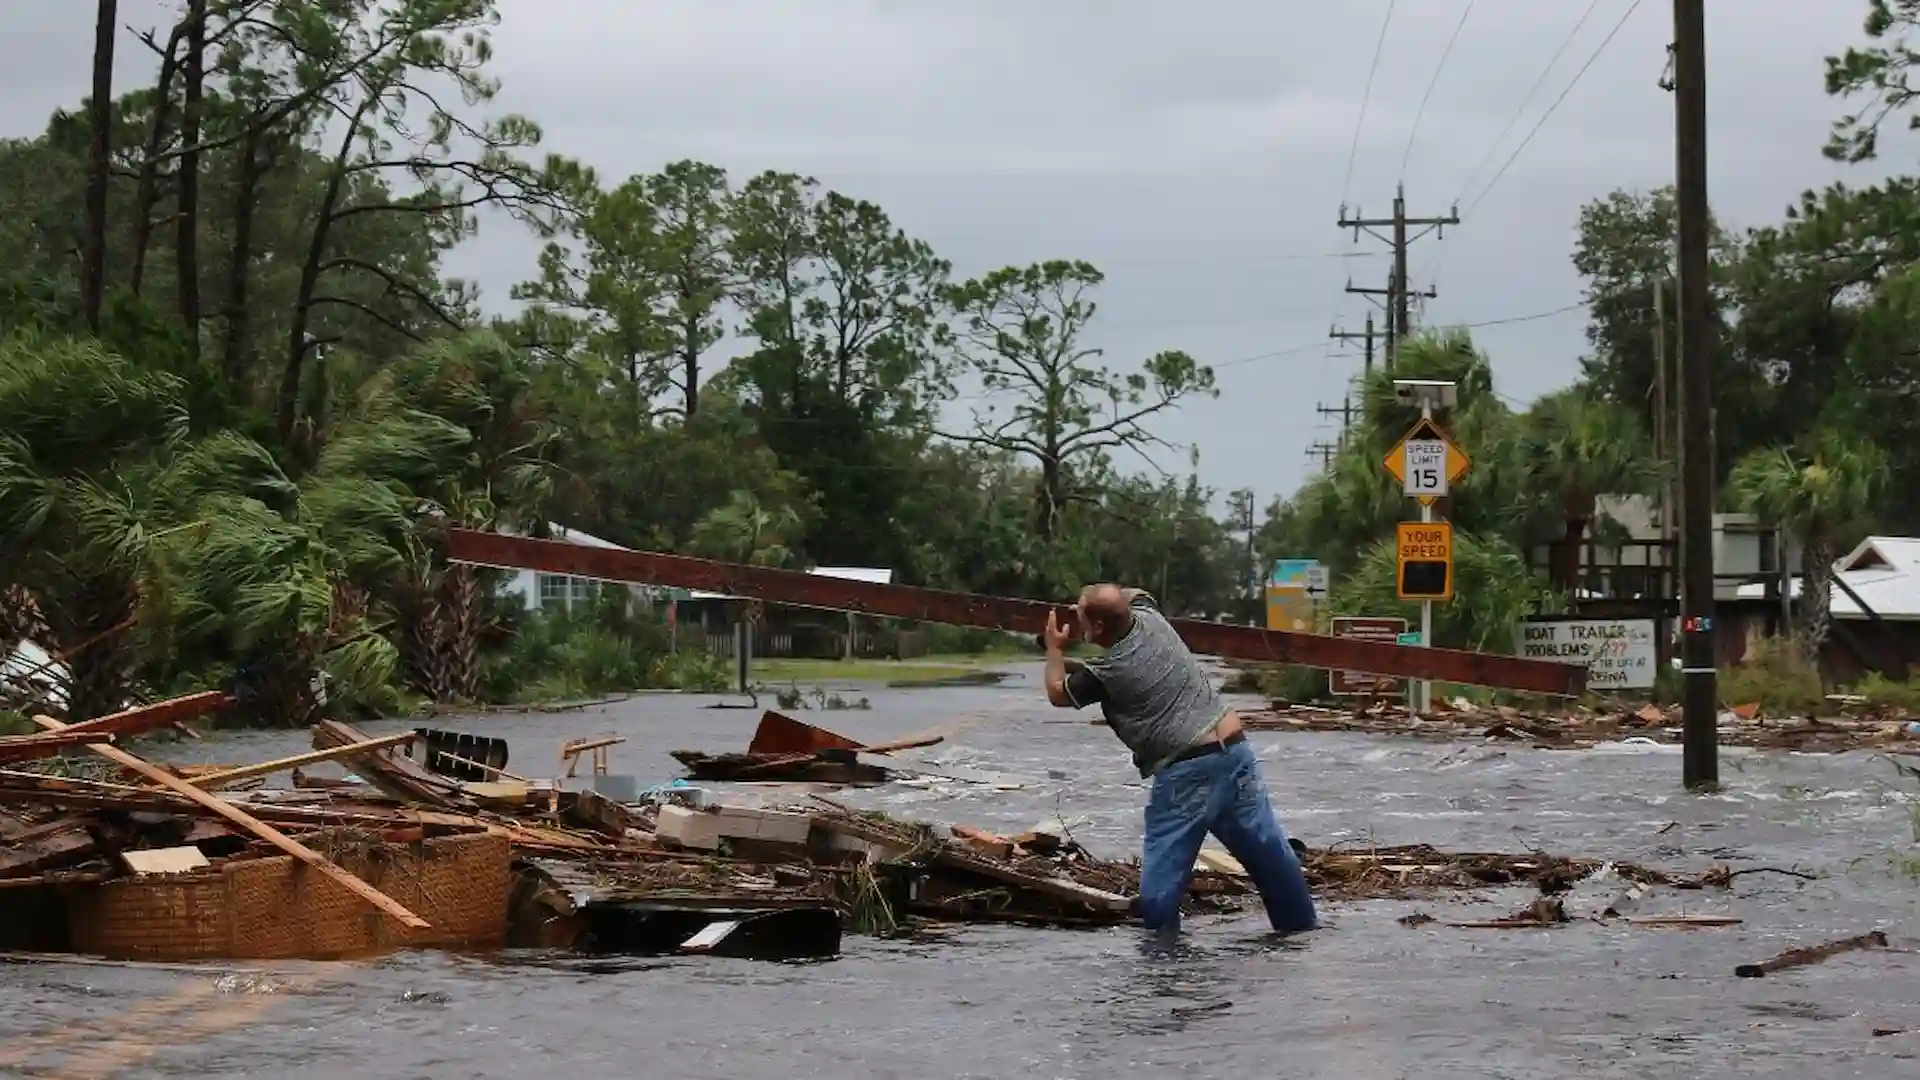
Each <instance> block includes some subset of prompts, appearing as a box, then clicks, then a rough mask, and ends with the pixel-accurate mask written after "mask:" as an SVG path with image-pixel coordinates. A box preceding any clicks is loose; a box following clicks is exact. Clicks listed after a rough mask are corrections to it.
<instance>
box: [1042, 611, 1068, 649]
mask: <svg viewBox="0 0 1920 1080" xmlns="http://www.w3.org/2000/svg"><path fill="white" fill-rule="evenodd" d="M1072 636H1073V624H1072V623H1070V622H1069V623H1067V624H1065V625H1062V624H1061V622H1060V613H1059V612H1058V611H1055V610H1053V609H1051V608H1049V609H1048V610H1047V629H1046V632H1045V633H1043V634H1042V635H1041V638H1040V640H1041V641H1042V642H1043V643H1044V644H1045V645H1046V647H1047V651H1048V652H1060V651H1062V650H1064V649H1065V648H1066V647H1067V639H1068V638H1070V637H1072Z"/></svg>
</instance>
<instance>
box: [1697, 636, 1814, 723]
mask: <svg viewBox="0 0 1920 1080" xmlns="http://www.w3.org/2000/svg"><path fill="white" fill-rule="evenodd" d="M1719 688H1720V701H1721V703H1722V704H1725V705H1747V704H1751V703H1754V702H1758V703H1759V704H1760V708H1761V709H1762V710H1764V711H1765V712H1767V713H1768V714H1769V715H1772V716H1793V715H1807V714H1811V713H1815V712H1818V711H1819V710H1820V708H1821V707H1822V706H1824V705H1825V704H1826V700H1827V692H1826V688H1825V687H1824V686H1823V685H1822V684H1821V682H1820V673H1819V672H1818V671H1816V670H1814V668H1813V666H1812V665H1811V664H1808V663H1807V659H1806V652H1805V650H1803V649H1801V647H1800V643H1799V642H1798V641H1796V640H1794V639H1793V638H1790V637H1776V638H1768V639H1767V640H1765V641H1762V642H1760V643H1759V644H1758V645H1756V646H1755V647H1754V648H1753V649H1751V650H1749V652H1748V653H1747V658H1746V659H1745V660H1743V661H1742V662H1740V663H1738V664H1735V665H1733V666H1732V667H1727V668H1723V669H1721V671H1720V679H1719Z"/></svg>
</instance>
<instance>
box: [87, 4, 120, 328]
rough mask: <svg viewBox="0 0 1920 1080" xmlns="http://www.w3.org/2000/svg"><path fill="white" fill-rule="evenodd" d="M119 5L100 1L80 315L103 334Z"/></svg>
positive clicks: (90, 130)
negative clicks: (114, 71) (101, 328)
mask: <svg viewBox="0 0 1920 1080" xmlns="http://www.w3.org/2000/svg"><path fill="white" fill-rule="evenodd" d="M119 7H120V5H119V3H118V2H117V0H99V4H98V6H97V7H96V9H95V12H96V19H95V22H94V28H93V100H92V101H91V102H89V110H88V125H89V127H88V132H87V134H88V137H89V139H90V142H89V144H88V147H87V225H86V235H85V236H84V238H83V239H82V240H81V262H80V310H81V313H82V315H83V316H84V317H85V318H86V320H87V326H88V328H90V329H92V330H93V331H94V332H95V333H98V332H99V330H100V309H101V307H102V305H103V303H104V301H105V298H106V290H107V181H108V167H109V165H110V164H111V163H110V161H109V156H110V154H111V153H112V150H113V43H114V37H115V35H116V34H117V33H118V31H119V26H120V16H119Z"/></svg>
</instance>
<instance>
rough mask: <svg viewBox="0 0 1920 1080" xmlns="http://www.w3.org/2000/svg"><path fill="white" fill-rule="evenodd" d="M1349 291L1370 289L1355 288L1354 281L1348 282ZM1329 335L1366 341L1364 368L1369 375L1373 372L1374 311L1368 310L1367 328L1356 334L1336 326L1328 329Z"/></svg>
mask: <svg viewBox="0 0 1920 1080" xmlns="http://www.w3.org/2000/svg"><path fill="white" fill-rule="evenodd" d="M1347 291H1348V292H1364V291H1369V290H1361V289H1355V288H1354V287H1353V283H1352V282H1348V283H1347ZM1327 336H1328V337H1330V338H1332V339H1334V340H1335V341H1353V340H1356V339H1358V340H1360V341H1362V342H1365V343H1366V350H1367V359H1366V368H1365V369H1364V370H1365V371H1366V373H1367V374H1368V375H1369V376H1371V375H1372V374H1373V312H1371V311H1369V312H1367V328H1366V329H1365V330H1363V331H1361V332H1360V333H1357V334H1356V333H1354V332H1353V331H1352V330H1341V329H1339V328H1337V327H1336V328H1334V329H1332V330H1328V331H1327Z"/></svg>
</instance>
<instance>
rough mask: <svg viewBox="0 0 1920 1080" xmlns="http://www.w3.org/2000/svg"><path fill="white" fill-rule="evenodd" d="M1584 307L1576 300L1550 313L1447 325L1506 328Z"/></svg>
mask: <svg viewBox="0 0 1920 1080" xmlns="http://www.w3.org/2000/svg"><path fill="white" fill-rule="evenodd" d="M1586 307H1587V304H1586V301H1584V300H1577V301H1575V302H1573V303H1571V304H1568V305H1566V306H1564V307H1557V308H1554V309H1553V310H1552V311H1536V312H1534V313H1533V314H1531V315H1509V316H1507V317H1506V318H1504V319H1484V320H1482V321H1480V322H1469V323H1450V324H1448V325H1449V326H1451V327H1452V328H1454V329H1457V330H1477V329H1479V328H1480V327H1482V326H1506V325H1507V324H1509V323H1523V322H1535V321H1537V320H1540V319H1551V318H1553V317H1554V316H1555V315H1565V314H1566V313H1567V312H1569V311H1584V310H1586Z"/></svg>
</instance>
